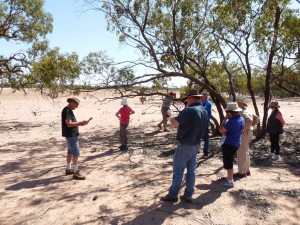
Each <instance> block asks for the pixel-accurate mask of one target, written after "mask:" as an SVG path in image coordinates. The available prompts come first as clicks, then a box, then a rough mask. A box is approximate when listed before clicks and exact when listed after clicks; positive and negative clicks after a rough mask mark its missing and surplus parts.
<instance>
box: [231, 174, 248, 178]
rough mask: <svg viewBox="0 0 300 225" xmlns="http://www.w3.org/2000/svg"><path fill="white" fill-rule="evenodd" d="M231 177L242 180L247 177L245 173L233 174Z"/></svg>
mask: <svg viewBox="0 0 300 225" xmlns="http://www.w3.org/2000/svg"><path fill="white" fill-rule="evenodd" d="M233 177H237V178H244V177H247V173H235V174H233Z"/></svg>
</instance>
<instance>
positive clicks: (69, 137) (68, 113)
mask: <svg viewBox="0 0 300 225" xmlns="http://www.w3.org/2000/svg"><path fill="white" fill-rule="evenodd" d="M67 102H68V105H67V106H66V107H65V108H64V109H63V110H62V112H61V125H62V136H63V137H65V138H66V141H67V145H68V152H67V168H66V175H70V174H73V179H75V180H85V176H82V175H81V174H80V172H79V170H78V157H79V155H80V152H79V142H78V135H79V129H78V126H84V125H87V124H88V123H89V121H90V120H87V121H86V120H83V121H80V122H77V120H76V117H75V115H74V113H73V110H75V109H76V108H78V105H79V102H80V101H79V99H77V98H68V99H67ZM71 161H72V163H73V169H72V168H71Z"/></svg>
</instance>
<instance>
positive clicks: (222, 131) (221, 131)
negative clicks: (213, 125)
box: [219, 118, 227, 134]
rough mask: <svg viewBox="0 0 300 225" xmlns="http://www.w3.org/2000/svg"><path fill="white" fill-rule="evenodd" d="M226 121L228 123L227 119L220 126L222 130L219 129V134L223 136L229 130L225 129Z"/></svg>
mask: <svg viewBox="0 0 300 225" xmlns="http://www.w3.org/2000/svg"><path fill="white" fill-rule="evenodd" d="M226 121H227V118H225V119H224V120H223V121H222V123H221V125H220V128H219V132H220V133H222V134H224V133H226V132H227V130H226V129H225V128H224V124H225V123H226Z"/></svg>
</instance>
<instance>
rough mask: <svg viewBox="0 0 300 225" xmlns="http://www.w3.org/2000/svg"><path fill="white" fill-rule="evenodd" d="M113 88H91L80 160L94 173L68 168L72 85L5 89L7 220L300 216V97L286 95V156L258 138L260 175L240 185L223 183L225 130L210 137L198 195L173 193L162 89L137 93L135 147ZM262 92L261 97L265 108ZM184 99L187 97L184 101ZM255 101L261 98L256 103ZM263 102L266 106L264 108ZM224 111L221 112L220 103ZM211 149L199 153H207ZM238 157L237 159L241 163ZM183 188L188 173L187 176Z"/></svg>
mask: <svg viewBox="0 0 300 225" xmlns="http://www.w3.org/2000/svg"><path fill="white" fill-rule="evenodd" d="M111 95H112V92H105V91H101V92H98V93H95V96H96V97H97V98H94V97H91V96H88V95H85V94H82V95H81V96H79V97H78V98H80V99H81V103H80V106H79V108H77V109H76V110H75V111H74V113H75V115H76V117H77V120H83V119H88V118H89V117H91V116H92V117H93V120H92V121H91V122H90V124H88V125H87V126H84V127H80V133H81V135H80V148H81V156H80V164H79V166H80V169H81V171H82V173H83V174H84V175H86V176H87V179H86V180H84V181H77V180H72V176H65V175H64V173H65V155H66V143H65V140H64V138H63V137H61V119H60V114H61V110H62V109H63V107H64V106H66V105H67V102H66V99H67V97H69V96H67V95H65V96H60V97H59V98H58V99H56V100H54V101H52V100H49V99H46V98H43V97H42V96H41V95H40V94H39V93H36V92H33V91H30V92H29V93H28V94H27V95H24V93H23V92H16V93H12V92H11V90H10V89H4V90H3V91H2V93H1V94H0V124H1V125H0V132H1V136H0V152H1V157H0V173H1V176H0V224H1V225H6V224H7V225H11V224H38V225H42V224H45V225H49V224H66V225H67V224H78V225H79V224H112V225H119V224H128V225H129V224H133V225H138V224H142V225H148V224H149V225H150V224H151V225H156V224H164V225H175V224H178V225H185V224H203V225H204V224H205V225H206V224H208V225H213V224H214V225H217V224H218V225H221V224H222V225H227V224H228V225H236V224H241V225H243V224H247V225H252V224H263V225H265V224H270V225H271V224H272V225H273V224H280V225H282V224H286V225H296V224H299V221H300V201H299V199H300V177H299V175H300V169H299V168H300V151H299V146H300V144H299V143H300V137H299V131H300V113H299V112H300V99H299V98H285V99H278V101H279V103H280V105H281V108H280V110H281V112H282V114H283V116H284V118H285V120H286V127H285V130H286V133H287V136H286V137H285V138H283V139H282V141H281V145H282V157H281V159H280V160H278V161H272V160H271V159H270V158H269V157H268V156H266V154H267V153H268V152H269V151H270V143H269V141H268V139H267V137H266V138H265V139H262V140H253V142H252V143H251V149H252V152H251V157H252V158H251V176H249V177H247V178H243V179H240V180H236V182H235V188H232V189H229V190H228V189H225V188H223V187H221V186H219V181H218V179H219V178H221V177H223V176H225V175H226V171H225V170H224V169H223V168H222V160H221V158H222V156H221V153H220V147H219V146H218V141H219V137H212V138H211V146H210V158H208V159H206V160H199V162H198V167H197V178H196V186H195V194H194V196H193V197H194V202H193V203H192V204H187V203H184V202H180V201H179V202H178V203H175V204H171V203H164V202H161V201H160V197H161V196H163V195H165V194H166V193H167V190H168V188H169V186H170V183H171V178H172V154H173V151H174V149H175V146H176V140H175V136H176V129H175V128H170V132H166V133H165V132H161V131H159V130H158V128H157V126H156V124H157V123H158V122H159V121H160V120H161V115H160V105H161V99H160V98H157V99H155V100H153V101H151V102H145V103H144V104H142V103H141V102H140V101H139V99H138V98H134V99H129V104H130V106H131V107H132V109H133V110H135V111H136V114H134V115H132V116H131V120H130V124H129V151H128V152H125V153H122V152H120V151H119V149H118V146H119V142H118V128H119V121H118V119H117V118H116V117H115V113H116V112H117V111H118V109H119V108H120V107H121V105H120V99H118V100H115V101H109V102H105V103H103V102H102V103H101V102H98V99H99V100H101V99H104V98H105V97H108V96H111ZM261 103H262V101H261V100H259V99H258V106H259V107H261V108H260V110H262V104H261ZM178 106H179V107H182V106H181V105H178ZM249 108H250V109H252V104H250V107H249ZM261 112H262V111H261ZM213 113H215V112H213ZM201 156H202V152H201V153H199V158H200V157H201ZM236 168H237V167H236V164H235V165H234V169H235V170H236ZM183 188H184V182H183Z"/></svg>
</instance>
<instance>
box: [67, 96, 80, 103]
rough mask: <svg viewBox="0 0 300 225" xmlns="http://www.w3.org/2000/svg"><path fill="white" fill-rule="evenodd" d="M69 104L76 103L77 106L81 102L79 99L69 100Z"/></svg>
mask: <svg viewBox="0 0 300 225" xmlns="http://www.w3.org/2000/svg"><path fill="white" fill-rule="evenodd" d="M67 102H68V103H71V102H76V103H77V104H79V103H80V100H79V99H78V98H73V97H72V98H68V99H67Z"/></svg>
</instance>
